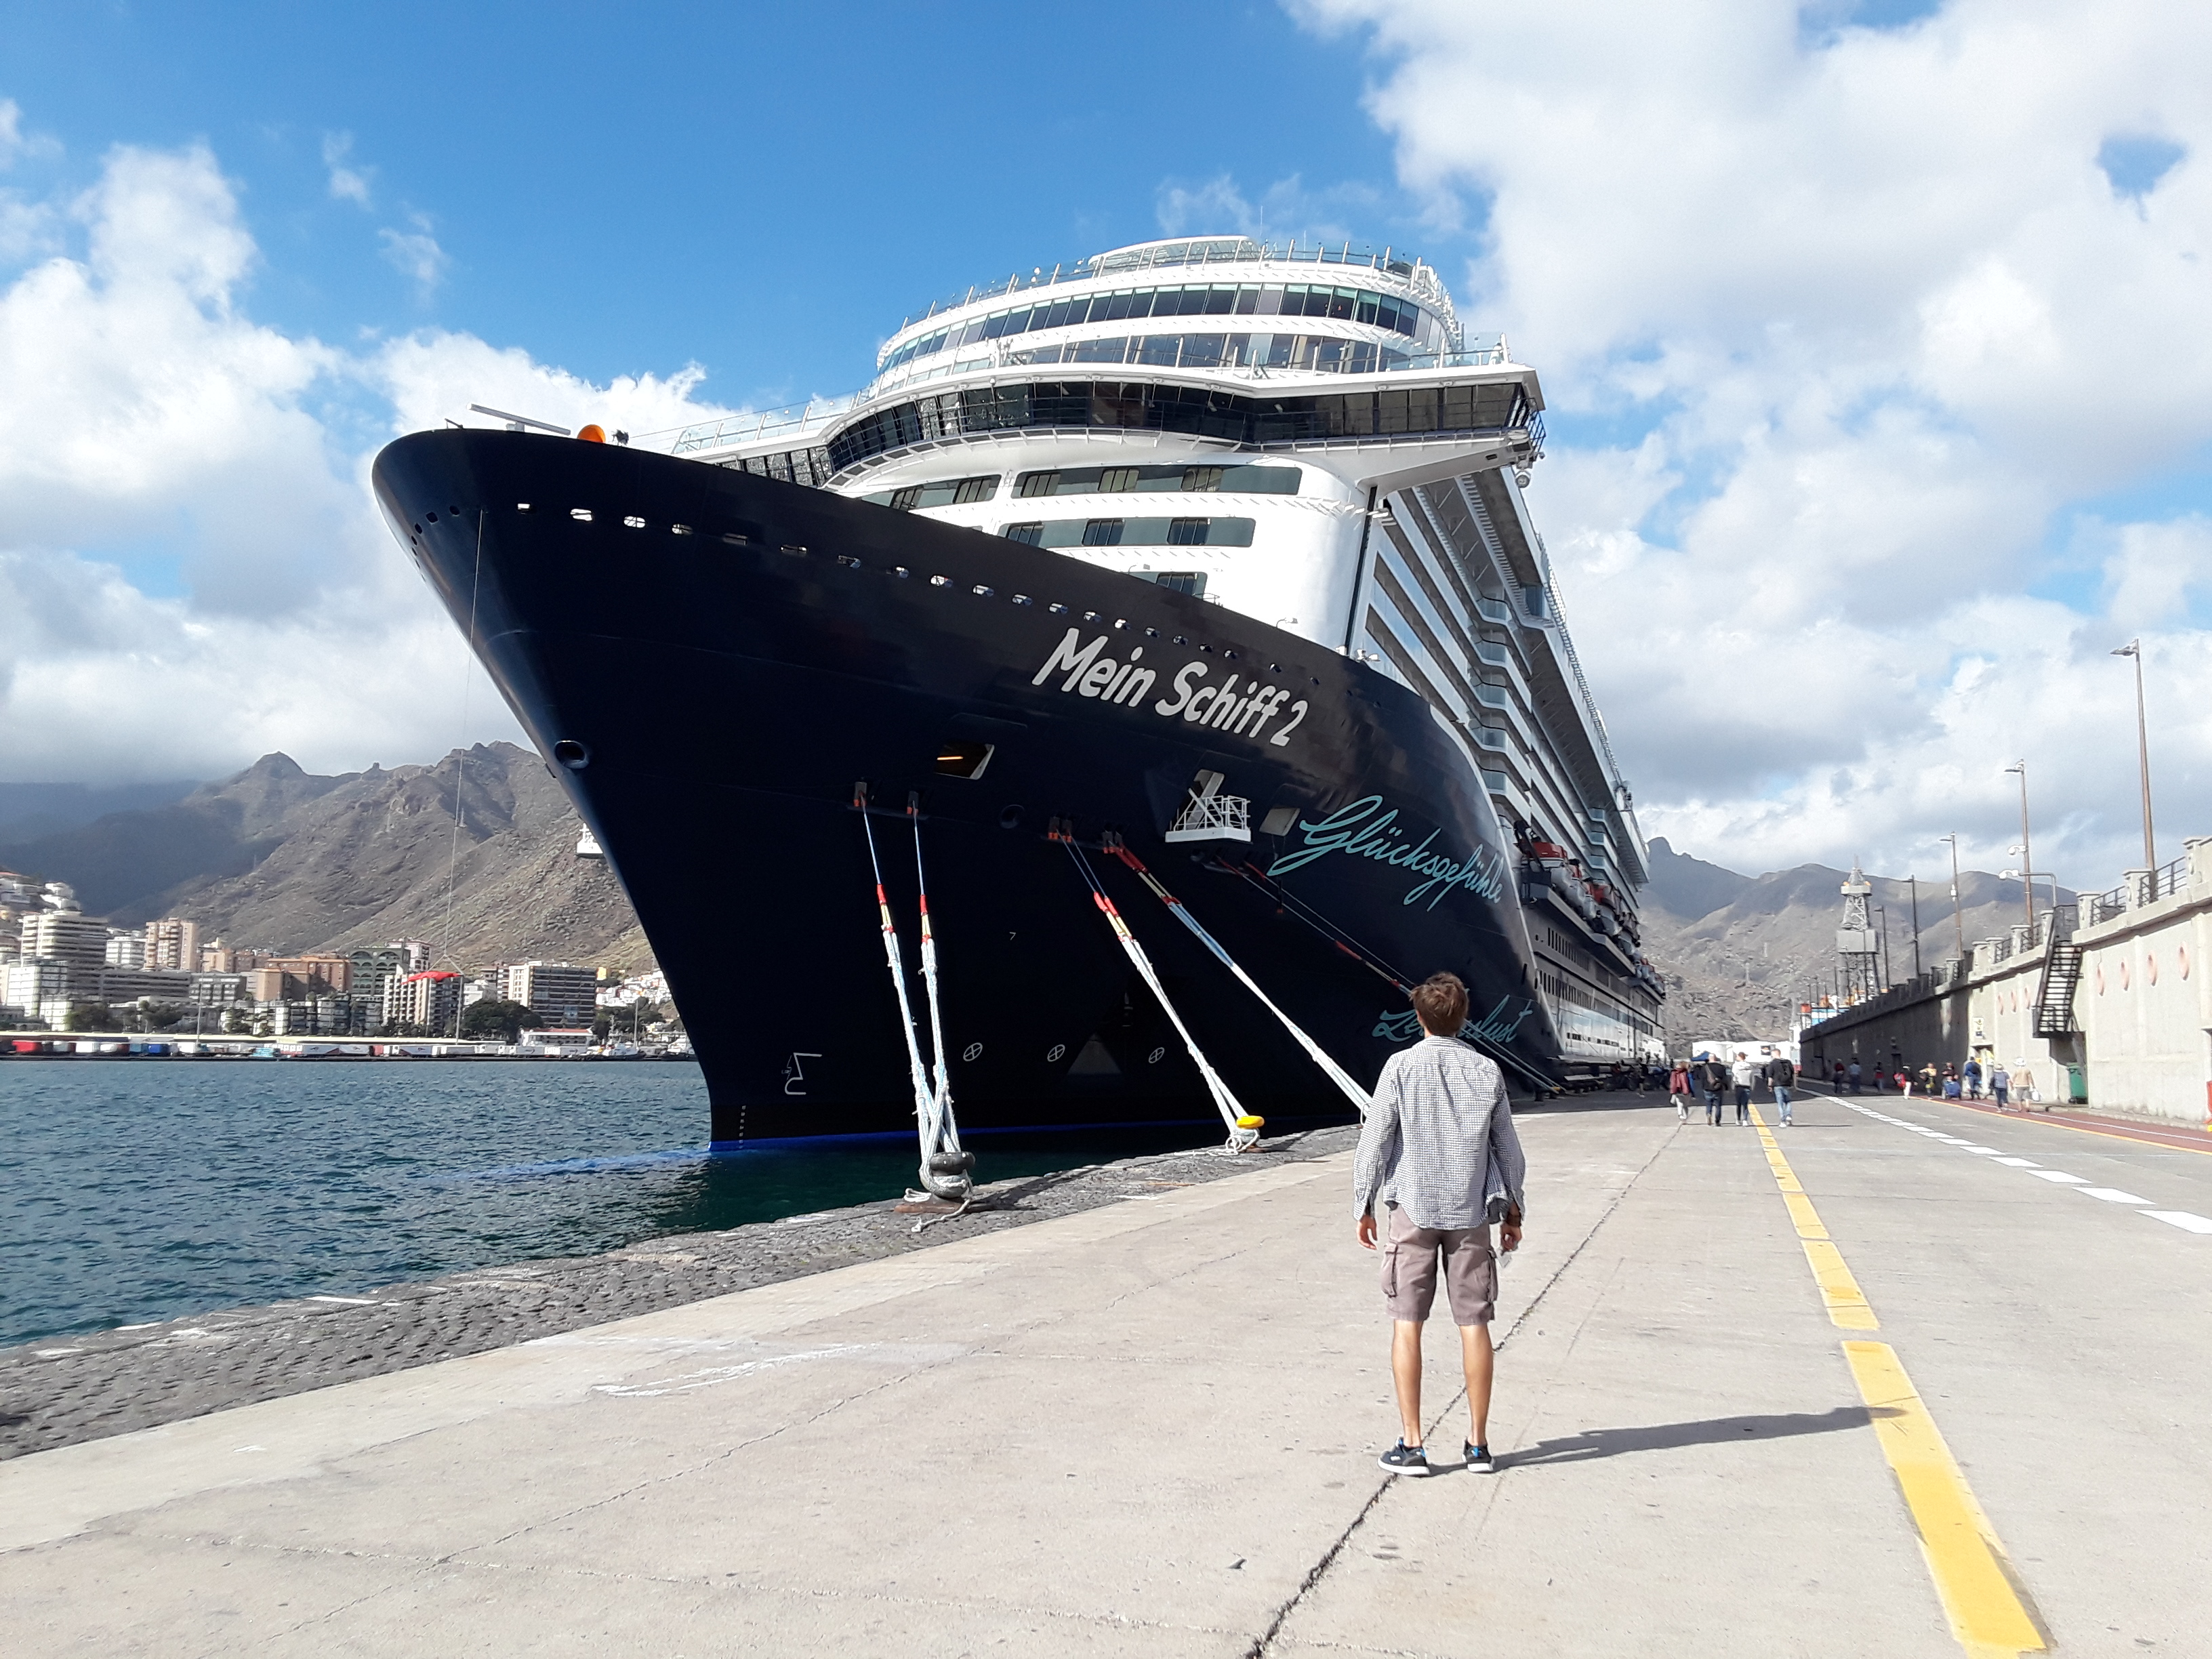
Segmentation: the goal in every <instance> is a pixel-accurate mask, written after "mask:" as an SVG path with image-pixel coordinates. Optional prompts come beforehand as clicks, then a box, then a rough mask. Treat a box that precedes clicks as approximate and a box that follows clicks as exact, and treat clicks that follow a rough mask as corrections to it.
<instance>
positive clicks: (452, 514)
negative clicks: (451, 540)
mask: <svg viewBox="0 0 2212 1659" xmlns="http://www.w3.org/2000/svg"><path fill="white" fill-rule="evenodd" d="M446 516H447V518H449V519H458V518H459V517H460V516H461V509H460V508H459V507H447V509H446Z"/></svg>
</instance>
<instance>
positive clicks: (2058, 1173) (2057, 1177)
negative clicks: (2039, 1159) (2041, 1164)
mask: <svg viewBox="0 0 2212 1659" xmlns="http://www.w3.org/2000/svg"><path fill="white" fill-rule="evenodd" d="M2028 1173H2029V1174H2030V1175H2037V1176H2042V1177H2043V1178H2044V1179H2045V1181H2063V1182H2066V1183H2067V1184H2068V1185H2069V1186H2074V1187H2086V1186H2087V1185H2088V1184H2089V1183H2088V1182H2087V1181H2084V1180H2083V1179H2082V1178H2081V1176H2070V1175H2068V1174H2067V1173H2066V1171H2065V1170H2029V1171H2028Z"/></svg>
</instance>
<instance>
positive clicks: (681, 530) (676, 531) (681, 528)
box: [668, 524, 691, 536]
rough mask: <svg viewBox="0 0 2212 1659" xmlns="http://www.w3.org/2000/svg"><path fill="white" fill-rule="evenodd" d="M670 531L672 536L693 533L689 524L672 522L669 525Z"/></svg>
mask: <svg viewBox="0 0 2212 1659" xmlns="http://www.w3.org/2000/svg"><path fill="white" fill-rule="evenodd" d="M668 533H669V534H670V535H671V536H688V535H690V533H691V526H690V525H688V524H672V525H671V526H668Z"/></svg>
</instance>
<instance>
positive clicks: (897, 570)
mask: <svg viewBox="0 0 2212 1659" xmlns="http://www.w3.org/2000/svg"><path fill="white" fill-rule="evenodd" d="M891 574H892V575H894V576H896V577H897V578H898V579H899V580H901V581H904V580H906V579H907V578H908V576H911V575H912V574H914V572H913V571H911V570H909V569H908V568H906V567H905V566H904V565H902V564H895V565H893V566H892V567H891Z"/></svg>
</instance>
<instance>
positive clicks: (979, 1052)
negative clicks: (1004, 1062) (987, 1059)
mask: <svg viewBox="0 0 2212 1659" xmlns="http://www.w3.org/2000/svg"><path fill="white" fill-rule="evenodd" d="M960 1058H961V1059H963V1060H966V1061H967V1062H968V1063H969V1065H970V1066H973V1065H974V1064H975V1062H976V1061H977V1060H981V1059H982V1058H983V1045H982V1044H981V1043H980V1042H971V1043H969V1045H968V1046H967V1047H966V1048H963V1049H962V1050H961V1051H960Z"/></svg>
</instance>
